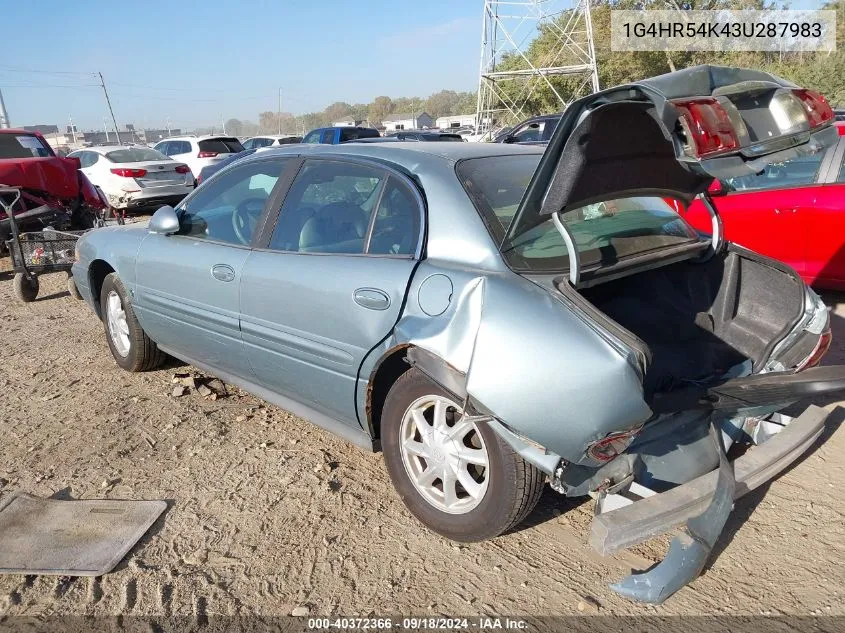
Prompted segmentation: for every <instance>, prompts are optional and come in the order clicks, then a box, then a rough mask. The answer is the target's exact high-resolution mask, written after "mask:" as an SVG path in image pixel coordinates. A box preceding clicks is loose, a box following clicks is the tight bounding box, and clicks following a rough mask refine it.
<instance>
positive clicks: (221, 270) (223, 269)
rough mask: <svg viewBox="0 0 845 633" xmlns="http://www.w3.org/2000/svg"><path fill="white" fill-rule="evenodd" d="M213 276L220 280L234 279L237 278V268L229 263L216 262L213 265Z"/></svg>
mask: <svg viewBox="0 0 845 633" xmlns="http://www.w3.org/2000/svg"><path fill="white" fill-rule="evenodd" d="M211 276H212V277H214V278H215V279H216V280H218V281H232V280H233V279H234V278H235V269H234V268H232V267H231V266H229V265H228V264H214V266H212V267H211Z"/></svg>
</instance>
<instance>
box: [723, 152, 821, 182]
mask: <svg viewBox="0 0 845 633" xmlns="http://www.w3.org/2000/svg"><path fill="white" fill-rule="evenodd" d="M824 155H825V153H824V152H817V153H815V154H812V155H810V156H800V157H798V158H793V159H792V160H785V161H783V162H780V163H772V164H770V165H766V167H765V168H764V169H763V171H762V172H761V173H759V174H751V175H750V176H741V177H739V178H729V179H727V180H725V181H723V184H724V186H725V188H726V189H727V190H728V191H761V190H764V189H783V188H786V187H800V186H802V185H811V184H813V183H815V182H816V177H817V176H818V173H819V167H820V166H821V164H822V158H823V157H824Z"/></svg>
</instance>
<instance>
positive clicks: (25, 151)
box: [0, 134, 53, 158]
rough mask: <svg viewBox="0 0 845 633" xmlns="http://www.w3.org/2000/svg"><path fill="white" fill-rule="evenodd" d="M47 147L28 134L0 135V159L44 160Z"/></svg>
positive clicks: (47, 150) (46, 154) (48, 150)
mask: <svg viewBox="0 0 845 633" xmlns="http://www.w3.org/2000/svg"><path fill="white" fill-rule="evenodd" d="M52 155H53V152H52V151H50V148H49V146H47V145H46V144H45V143H43V142H42V141H41V139H40V138H38V137H37V136H32V135H29V134H0V158H46V157H47V156H52Z"/></svg>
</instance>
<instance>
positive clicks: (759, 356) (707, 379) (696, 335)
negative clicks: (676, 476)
mask: <svg viewBox="0 0 845 633" xmlns="http://www.w3.org/2000/svg"><path fill="white" fill-rule="evenodd" d="M578 292H579V294H580V295H581V296H582V297H583V298H584V299H586V300H587V301H588V302H589V303H590V304H592V306H594V307H595V308H597V309H598V310H600V311H601V312H602V313H604V314H605V315H606V316H607V317H609V318H610V319H611V320H613V321H614V322H615V323H616V324H617V325H618V326H621V327H622V328H624V329H625V330H627V333H626V334H628V333H629V334H633V335H634V336H635V337H638V338H639V339H640V340H641V342H642V343H641V344H640V346H641V347H644V348H647V349H643V350H641V351H643V352H645V354H646V356H648V357H650V362H649V363H648V367H647V371H646V375H645V380H644V387H645V391H646V396H647V398H649V397H651V396H652V395H654V394H657V393H665V392H669V391H673V390H676V389H681V388H684V387H689V386H690V385H706V384H710V383H713V382H715V381H718V380H719V378H721V377H722V376H723V375H724V374H725V373H726V372H727V371H728V370H730V369H731V368H732V367H734V366H736V365H738V364H740V363H743V362H744V361H746V360H750V361H752V363H753V366H754V370H755V371H758V370H759V368H760V367H759V365H760V363H762V362H763V361H765V360H766V359H767V357H768V356H769V354H770V352H771V350H772V348H773V347H774V346H775V345H776V344H777V343H778V341H780V340H781V339H782V338H783V336H784V335H786V334H787V333H788V332H789V331H790V330H791V329H792V328H793V327H794V326H795V324H796V323H797V322H798V320H799V319H800V317H801V314H802V312H803V309H804V284H803V282H802V281H801V280H800V278H799V277H798V276H797V275H796V273H795V272H794V271H792V270H791V269H789V268H787V267H785V266H782V265H780V264H778V263H776V262H773V261H772V260H768V259H765V258H760V257H758V256H757V255H755V254H753V253H750V252H747V251H745V250H744V249H740V248H737V247H734V246H731V247H730V248H728V249H726V250H724V251H723V252H722V253H720V254H718V255H716V256H714V257H712V258H711V259H710V260H709V261H707V262H706V263H693V262H680V263H676V264H671V265H668V266H664V267H662V268H657V269H654V270H650V271H646V272H642V273H638V274H635V275H632V276H629V277H624V278H621V279H615V280H612V281H608V282H606V283H601V284H599V285H596V286H593V287H591V288H586V289H583V290H579V291H578ZM643 344H644V345H643Z"/></svg>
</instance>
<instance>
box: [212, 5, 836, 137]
mask: <svg viewBox="0 0 845 633" xmlns="http://www.w3.org/2000/svg"><path fill="white" fill-rule="evenodd" d="M646 2H647V9H665V8H667V7H668V6H674V5H671V4H670V3H669V2H668V1H667V2H662V1H659V0H655V1H652V0H646ZM687 4H688V5H690V8H692V9H696V10H701V9H757V10H761V9H783V8H789V7H788V4H787V3H784V2H772V1H769V0H687ZM642 5H643V0H591V13H592V21H593V33H594V38H593V39H594V44H595V50H596V59H597V63H598V73H599V82H600V84H601V87H602V88H608V87H611V86H615V85H618V84H621V83H626V82H631V81H637V80H639V79H645V78H647V77H653V76H655V75H661V74H663V73H667V72H670V71H672V70H680V69H682V68H687V67H690V66H695V65H698V64H716V65H723V66H743V67H748V68H757V69H760V70H765V71H768V72H772V73H774V74H776V75H779V76H781V77H784V78H785V79H788V80H791V81H793V82H795V83H796V84H798V85H800V86H804V87H807V88H812V89H814V90H818V91H819V92H821V93H822V94H824V95H825V96H826V97H827V98H828V100H829V101H830V103H831V104H833V105H839V104H842V105H845V52H843V47H845V0H833V1H828V2H826V3H825V4H824V5H823V6H822V8H824V9H833V10H836V12H837V21H836V29H837V42H838V46H839V48H838V49H837V50H836V51H834V52H830V53H827V52H731V51H722V52H719V51H715V52H677V51H673V52H662V51H648V52H615V51H612V50H611V44H610V12H611V11H612V10H613V9H637V8H641V7H642ZM568 18H569V16H568V15H567V14H566V13H564V14H562V15H561V16H559V17H558V20H559V22H560V23H561V24H564V23H565V22H566V21H567V20H568ZM558 42H559V31H557V32H556V30H555V28H553V26H551V25H543V26H541V27H540V30H539V33H538V35H537V37H536V38H535V39H534V40H533V41H532V42H531V44H530V45H529V46H528V49H527V51H526V57H527V58H528V59H529V60H531V63H532V64H534V65H535V66H544V65H564V64H566V63H567V61H571V62H572V63H579V62H577V61H576V60H566V59H565V57H564V56H562V55H561V50H560V47H559V45H558ZM552 61H553V63H549V62H552ZM526 67H527V62H526V61H525V59H523V58H522V57H521V56H520V55H506V56H504V57H503V58H502V60H501V61H500V63H499V65H498V68H497V70H507V69H514V70H515V69H523V68H526ZM535 81H537V83H536V85H534V86H533V91H531V98H530V99H529V100H528V102H527V104H526V107H525V110H524V114H525V115H526V116H528V115H533V114H545V113H548V112H555V111H558V110H560V109H561V105H560V102H559V101H558V99H557V97H555V95H554V92H553V91H552V90H551V89H550V88H549V87H548V85H546V84H545V82H544V81H541V80H535ZM550 82H551V83H552V85H553V86H554V87H555V89H556V90H557V92H558V93H559V94H560V95H561V96H562V97H564V99H566V98H567V97H569V98H571V97H572V96H580V95H578V94H576V93H577V91H578V88H579V85H578V82H577V81H576V80H575V79H573V78H571V77H566V76H562V77H551V78H550ZM521 89H522V88H520V87H519V86H518V85H517V84H514V85H513V86H504V87H503V93H504V94H506V95H507V94H508V93H507V91H508V90H511V91H517V90H521ZM510 96H515V94H512V95H510ZM475 109H476V93H475V92H474V91H472V92H469V91H468V92H456V91H454V90H441V91H439V92H435V93H434V94H432V95H429V96H428V97H425V98H421V97H398V98H395V97H394V98H391V97H388V96H379V97H376V98H375V99H373V101H371V102H370V103H355V104H350V103H346V102H343V101H338V102H335V103H332V104H331V105H329V106H328V107H327V108H325V110H322V111H320V112H310V113H307V114H302V115H294V114H291V113H289V112H282V113H281V116H279V115H278V114H277V113H276V112H269V111H268V112H261V113H260V114H259V115H258V122H257V123H256V122H251V121H240V120H238V119H230V120H229V121H227V122H226V132H227V133H230V134H235V135H241V134H244V135H250V134H257V133H259V132H263V133H276V132H278V131H279V130H281V132H282V133H292V134H302V133H303V132H307V131H308V130H311V129H313V128H316V127H324V126H329V125H332V124H333V123H334V122H336V121H341V120H355V121H363V122H364V124H365V125H370V126H374V127H377V126H380V125H381V123H382V121H384V119H385V118H386V117H387V116H389V115H391V114H396V113H406V112H407V113H420V112H427V113H428V114H429V115H431V116H432V117H433V118H437V117H439V116H445V115H455V114H469V113H474V112H475ZM502 122H505V121H502Z"/></svg>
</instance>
